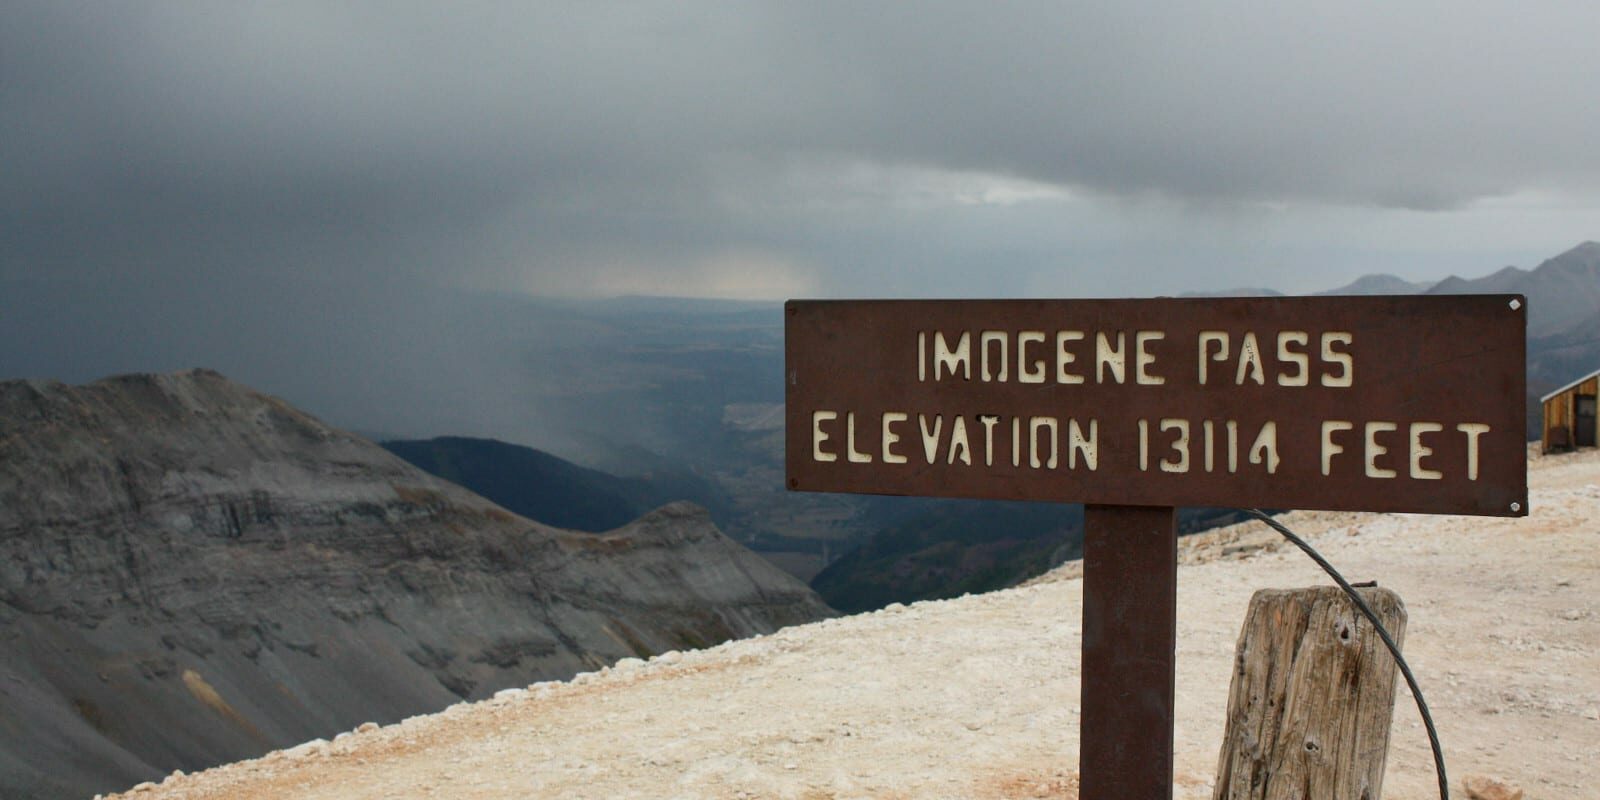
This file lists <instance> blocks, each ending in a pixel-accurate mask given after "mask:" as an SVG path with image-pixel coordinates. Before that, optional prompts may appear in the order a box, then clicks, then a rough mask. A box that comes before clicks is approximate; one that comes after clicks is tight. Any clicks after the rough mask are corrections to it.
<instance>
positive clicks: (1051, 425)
mask: <svg viewBox="0 0 1600 800" xmlns="http://www.w3.org/2000/svg"><path fill="white" fill-rule="evenodd" d="M1041 429H1048V430H1049V431H1050V458H1049V460H1047V461H1043V462H1041V461H1040V460H1039V431H1040V430H1041ZM1060 448H1061V442H1060V437H1059V436H1058V435H1057V433H1056V418H1055V417H1029V418H1028V466H1030V467H1033V468H1034V469H1038V468H1039V466H1040V464H1041V463H1042V464H1043V465H1044V466H1045V467H1046V468H1048V469H1055V468H1056V463H1057V456H1059V455H1060Z"/></svg>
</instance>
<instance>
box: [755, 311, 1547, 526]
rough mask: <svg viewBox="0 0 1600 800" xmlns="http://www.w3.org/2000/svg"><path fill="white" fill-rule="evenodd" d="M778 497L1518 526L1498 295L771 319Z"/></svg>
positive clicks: (1515, 347)
mask: <svg viewBox="0 0 1600 800" xmlns="http://www.w3.org/2000/svg"><path fill="white" fill-rule="evenodd" d="M785 316H786V320H787V326H786V335H785V347H786V349H787V354H786V383H787V398H786V401H787V412H786V413H787V459H788V480H789V488H791V489H796V490H801V491H821V492H860V493H870V494H897V495H925V496H940V497H978V498H994V499H1008V500H1053V501H1062V502H1085V503H1099V504H1115V505H1145V506H1182V505H1222V506H1256V507H1271V508H1306V509H1335V510H1362V511H1403V512H1420V513H1441V514H1478V515H1489V516H1521V515H1524V514H1526V513H1527V508H1528V490H1527V469H1526V458H1527V449H1526V442H1525V441H1524V439H1525V436H1524V427H1525V421H1524V413H1525V412H1524V403H1525V391H1524V380H1525V379H1524V372H1523V370H1524V339H1525V331H1526V317H1527V306H1526V301H1525V300H1524V299H1523V298H1522V297H1520V296H1514V295H1469V296H1419V297H1304V298H1226V299H1212V298H1205V299H1157V300H961V301H915V300H884V301H791V302H789V303H788V304H787V306H786V309H785Z"/></svg>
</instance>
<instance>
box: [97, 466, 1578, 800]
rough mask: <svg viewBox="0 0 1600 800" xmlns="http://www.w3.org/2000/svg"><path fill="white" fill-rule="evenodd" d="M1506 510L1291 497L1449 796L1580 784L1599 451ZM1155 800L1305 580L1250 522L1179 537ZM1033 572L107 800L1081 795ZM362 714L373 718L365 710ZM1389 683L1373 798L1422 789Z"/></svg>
mask: <svg viewBox="0 0 1600 800" xmlns="http://www.w3.org/2000/svg"><path fill="white" fill-rule="evenodd" d="M1529 478H1530V483H1531V487H1532V497H1531V505H1532V516H1530V517H1528V518H1525V519H1481V518H1468V517H1425V516H1409V515H1395V514H1352V513H1327V512H1297V513H1294V514H1290V515H1287V516H1286V517H1284V518H1283V519H1284V521H1285V522H1286V523H1287V524H1288V525H1289V526H1290V527H1291V528H1293V529H1295V530H1296V531H1297V532H1298V533H1300V534H1301V535H1303V536H1306V537H1307V538H1309V539H1310V540H1311V542H1312V544H1313V545H1314V546H1316V547H1317V548H1318V549H1319V550H1320V551H1321V552H1322V553H1323V554H1324V555H1325V556H1327V557H1328V558H1329V560H1331V561H1332V562H1333V563H1334V565H1335V566H1337V567H1338V568H1340V569H1341V570H1342V571H1343V572H1344V573H1345V574H1346V575H1347V576H1348V577H1349V578H1350V579H1351V580H1354V581H1361V580H1376V581H1378V582H1379V584H1380V585H1383V586H1387V587H1389V588H1391V589H1394V590H1395V591H1396V592H1398V593H1399V594H1400V596H1401V597H1402V598H1403V599H1404V600H1405V602H1406V606H1407V608H1408V610H1409V613H1410V622H1409V625H1408V628H1407V632H1406V640H1405V651H1406V656H1407V658H1408V660H1409V661H1410V663H1411V665H1412V668H1413V670H1414V671H1415V672H1416V674H1417V676H1418V680H1419V682H1420V684H1421V686H1422V690H1423V692H1424V694H1425V696H1426V697H1427V700H1428V703H1429V705H1430V707H1431V709H1432V712H1433V715H1434V719H1435V720H1436V722H1437V724H1438V727H1439V731H1440V737H1441V739H1442V741H1443V745H1444V748H1445V756H1446V759H1447V766H1448V769H1449V772H1450V776H1451V780H1450V783H1451V789H1452V793H1453V794H1455V796H1458V797H1465V794H1466V793H1465V792H1461V791H1460V787H1461V785H1462V781H1463V780H1464V779H1465V778H1466V777H1468V776H1475V775H1492V776H1497V777H1499V778H1500V779H1502V780H1504V781H1506V782H1507V783H1508V784H1511V785H1514V786H1516V787H1520V788H1522V789H1524V790H1525V791H1526V793H1527V798H1529V800H1536V799H1537V800H1559V799H1560V798H1571V799H1572V800H1578V799H1579V798H1584V799H1586V800H1592V799H1593V798H1596V797H1600V777H1597V776H1596V772H1597V768H1596V766H1595V765H1597V764H1600V454H1595V453H1592V452H1591V453H1587V454H1584V455H1578V456H1562V457H1555V458H1544V459H1535V460H1533V461H1532V462H1531V463H1530V474H1529ZM1182 548H1183V558H1184V566H1183V567H1182V568H1181V569H1180V571H1179V598H1178V603H1179V609H1178V676H1177V681H1178V685H1177V703H1178V707H1177V730H1176V733H1175V746H1176V759H1177V770H1176V772H1177V774H1176V785H1175V796H1176V797H1179V798H1203V797H1209V796H1210V793H1211V782H1212V776H1213V775H1214V773H1215V771H1216V762H1217V755H1218V753H1217V748H1218V743H1219V741H1220V739H1221V736H1222V727H1223V709H1224V705H1225V703H1226V701H1227V695H1228V681H1229V673H1230V665H1231V661H1232V655H1233V649H1234V643H1235V640H1236V638H1237V637H1238V633H1239V626H1240V624H1241V623H1242V621H1243V618H1244V612H1245V608H1246V605H1247V603H1248V601H1249V598H1250V594H1251V593H1252V592H1253V591H1254V590H1256V589H1259V588H1266V587H1295V586H1307V585H1313V584H1326V583H1328V580H1327V579H1326V577H1325V576H1324V575H1323V574H1322V573H1321V571H1320V570H1319V569H1318V568H1317V567H1316V565H1315V564H1313V563H1312V562H1311V561H1310V560H1309V559H1308V558H1306V557H1305V556H1304V555H1303V554H1302V553H1300V552H1299V551H1298V550H1296V549H1294V548H1293V547H1290V546H1288V545H1284V544H1280V543H1279V540H1278V539H1277V538H1276V534H1273V533H1271V532H1270V531H1268V530H1267V529H1266V528H1265V527H1264V526H1261V525H1258V524H1254V523H1252V524H1249V525H1241V526H1236V527H1233V528H1227V529H1222V530H1220V531H1214V532H1211V533H1208V534H1204V535H1202V536H1199V537H1192V538H1189V539H1186V540H1184V543H1183V545H1182ZM1078 570H1079V568H1078V565H1075V564H1069V565H1067V566H1066V567H1063V568H1062V569H1061V570H1058V571H1057V572H1055V573H1052V574H1050V575H1048V576H1045V577H1044V578H1041V579H1039V580H1037V581H1035V582H1033V583H1031V584H1030V585H1027V586H1024V587H1021V588H1017V589H1012V590H1008V591H1003V592H995V593H992V594H986V595H981V596H972V597H964V598H960V599H957V600H950V601H943V602H930V603H918V604H916V605H913V606H911V607H891V608H890V609H886V610H884V611H880V612H875V613H871V614H863V615H858V616H854V617H848V618H844V619H837V620H829V621H826V622H821V623H817V624H814V625H807V626H803V627H796V628H789V629H786V630H783V631H780V632H779V633H777V634H775V635H772V636H767V637H763V638H759V639H752V640H745V641H741V642H734V643H730V644H727V645H723V646H721V647H717V648H713V649H710V650H705V651H699V652H692V653H669V654H664V655H662V656H658V657H656V658H654V659H652V660H651V661H649V662H648V663H645V662H639V661H637V660H632V659H630V660H627V661H624V662H622V663H621V664H618V665H617V666H616V667H614V668H610V669H606V670H602V671H600V672H597V673H588V674H584V675H579V676H578V677H577V678H575V679H573V680H572V681H570V682H566V683H552V684H536V685H535V686H533V687H529V688H528V689H526V690H520V689H519V690H508V691H506V692H502V693H501V695H500V696H498V697H496V698H495V699H494V700H491V701H486V702H483V703H479V704H475V705H459V706H455V707H452V708H450V709H448V710H446V711H444V712H442V713H440V714H436V715H432V716H428V717H418V718H413V719H410V720H407V721H405V722H403V723H401V724H397V725H391V726H387V727H383V728H375V729H368V730H363V731H361V732H357V733H351V734H346V735H342V736H341V737H339V738H337V739H336V740H335V741H333V742H320V741H319V742H314V743H308V744H306V745H301V746H300V747H298V748H294V749H292V750H289V751H282V752H278V753H273V754H271V755H268V756H266V757H264V758H261V759H257V760H254V761H248V762H242V763H239V764H233V765H229V766H226V767H221V768H218V769H213V770H210V771H207V772H205V773H201V774H197V775H189V776H174V777H171V778H169V779H167V780H166V781H165V782H164V783H162V784H160V785H159V786H152V785H145V786H142V787H140V790H139V791H135V792H130V793H129V795H128V796H130V797H135V798H139V799H140V800H152V799H153V798H158V797H159V798H173V799H174V800H176V799H177V798H245V799H252V798H262V799H263V800H264V799H265V798H303V799H304V800H311V799H312V798H327V799H328V800H333V799H334V798H338V799H339V800H347V799H348V798H401V797H405V798H410V797H436V798H460V799H462V800H466V799H467V798H508V797H518V798H521V797H529V798H615V797H650V798H676V797H682V798H758V797H759V798H804V799H806V800H811V799H819V800H820V799H821V798H1023V797H1058V798H1059V797H1065V798H1073V797H1076V796H1077V789H1076V781H1077V776H1076V773H1075V769H1076V766H1077V758H1078V716H1077V714H1078V690H1079V685H1078V652H1079V644H1080V630H1079V619H1080V616H1081V599H1082V597H1081V591H1082V583H1081V581H1080V580H1079V579H1078V577H1077V575H1078ZM363 727H370V726H363ZM1435 781H1436V779H1435V777H1434V771H1433V764H1432V759H1431V756H1430V754H1429V749H1428V741H1427V737H1426V735H1425V733H1424V731H1423V728H1422V725H1421V722H1420V718H1419V716H1418V714H1417V710H1416V707H1415V706H1414V705H1413V702H1412V700H1411V697H1410V695H1409V693H1407V692H1406V691H1405V690H1404V689H1403V688H1402V690H1401V694H1400V697H1399V698H1398V700H1397V702H1396V707H1395V715H1394V729H1393V735H1392V742H1391V749H1390V755H1389V766H1388V773H1387V776H1386V778H1385V784H1384V789H1385V796H1386V797H1389V798H1429V797H1437V787H1436V782H1435Z"/></svg>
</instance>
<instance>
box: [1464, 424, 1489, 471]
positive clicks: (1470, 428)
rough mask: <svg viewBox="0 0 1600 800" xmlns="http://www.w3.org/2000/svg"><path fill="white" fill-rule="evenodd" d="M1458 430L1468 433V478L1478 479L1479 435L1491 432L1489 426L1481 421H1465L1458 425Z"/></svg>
mask: <svg viewBox="0 0 1600 800" xmlns="http://www.w3.org/2000/svg"><path fill="white" fill-rule="evenodd" d="M1456 430H1458V431H1461V432H1462V433H1464V434H1466V435H1467V480H1469V481H1475V480H1477V479H1478V437H1479V436H1482V435H1483V434H1485V433H1488V432H1489V426H1488V425H1485V424H1483V423H1481V422H1463V423H1461V424H1460V425H1457V426H1456Z"/></svg>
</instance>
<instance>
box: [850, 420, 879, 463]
mask: <svg viewBox="0 0 1600 800" xmlns="http://www.w3.org/2000/svg"><path fill="white" fill-rule="evenodd" d="M844 454H845V457H846V458H849V459H850V463H852V464H871V463H872V454H871V453H858V452H856V412H854V411H852V412H850V413H848V414H845V415H844Z"/></svg>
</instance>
